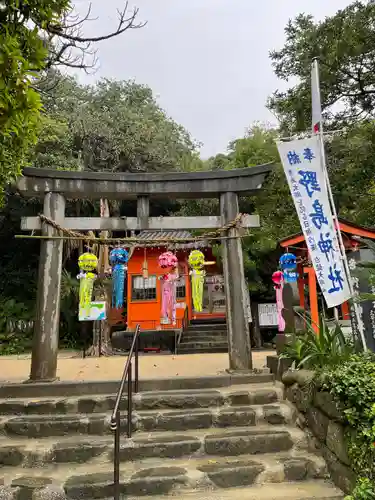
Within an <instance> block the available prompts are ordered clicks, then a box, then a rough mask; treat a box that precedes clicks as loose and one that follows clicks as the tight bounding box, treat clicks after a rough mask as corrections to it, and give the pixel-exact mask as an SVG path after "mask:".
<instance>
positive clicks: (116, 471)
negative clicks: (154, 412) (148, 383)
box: [111, 324, 140, 500]
mask: <svg viewBox="0 0 375 500" xmlns="http://www.w3.org/2000/svg"><path fill="white" fill-rule="evenodd" d="M139 331H140V327H139V324H138V325H137V327H136V329H135V333H134V338H133V342H132V345H131V348H130V351H129V356H128V359H127V361H126V364H125V368H124V372H123V375H122V379H121V383H120V387H119V390H118V392H117V396H116V402H115V407H114V409H113V412H112V416H111V429H112V431H113V432H114V433H115V442H114V450H113V498H114V500H120V438H121V429H120V425H121V414H120V403H121V398H122V396H123V393H124V389H125V383H126V380H127V382H128V422H127V435H128V438H131V436H132V412H133V399H132V397H133V372H132V359H133V355H134V358H135V359H134V362H135V365H134V372H135V381H134V390H135V392H138V389H139V387H138V381H139V365H138V353H139Z"/></svg>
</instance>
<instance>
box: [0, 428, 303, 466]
mask: <svg viewBox="0 0 375 500" xmlns="http://www.w3.org/2000/svg"><path fill="white" fill-rule="evenodd" d="M306 446H307V445H306V440H305V439H304V434H303V433H302V432H301V431H300V430H299V429H295V428H294V427H290V426H277V425H274V426H272V427H271V428H270V427H269V426H267V425H265V424H263V425H259V426H257V427H252V428H249V427H229V428H226V429H222V428H221V429H220V428H213V429H195V430H191V431H189V432H187V431H185V432H182V431H181V432H152V433H149V432H139V433H136V434H134V437H132V438H131V439H127V438H126V437H124V438H123V440H122V442H121V448H120V459H121V461H123V462H127V461H129V460H143V459H148V458H183V457H186V456H188V457H191V456H194V457H198V456H202V457H203V456H206V455H212V456H222V455H223V454H224V453H225V454H226V456H228V457H233V456H238V455H242V454H245V455H250V454H258V453H267V452H272V453H275V452H278V451H288V450H292V449H294V448H296V449H306ZM97 457H100V460H101V463H105V462H107V461H111V460H112V458H113V437H112V436H110V435H108V436H103V435H91V436H84V435H76V436H61V437H57V436H54V437H49V438H43V439H28V438H18V439H13V438H12V439H11V440H10V439H9V438H5V437H3V438H2V439H1V440H0V465H1V466H2V467H4V466H6V467H12V466H13V467H19V466H21V467H28V468H33V467H37V468H43V467H48V466H49V465H50V464H51V463H85V462H89V461H90V460H92V459H95V458H97Z"/></svg>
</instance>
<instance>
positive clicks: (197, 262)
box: [188, 250, 206, 312]
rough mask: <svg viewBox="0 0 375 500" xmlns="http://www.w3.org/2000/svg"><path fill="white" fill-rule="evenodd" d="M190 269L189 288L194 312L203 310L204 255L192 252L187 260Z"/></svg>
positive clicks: (199, 252)
mask: <svg viewBox="0 0 375 500" xmlns="http://www.w3.org/2000/svg"><path fill="white" fill-rule="evenodd" d="M188 263H189V266H190V267H191V271H190V274H191V288H192V296H193V306H194V310H195V311H196V312H202V310H203V285H204V276H205V274H206V273H205V270H204V264H205V262H204V254H203V253H202V252H201V251H200V250H193V251H192V252H190V254H189V258H188Z"/></svg>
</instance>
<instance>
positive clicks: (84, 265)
mask: <svg viewBox="0 0 375 500" xmlns="http://www.w3.org/2000/svg"><path fill="white" fill-rule="evenodd" d="M78 266H79V268H80V270H81V272H80V273H79V275H78V276H77V278H78V279H79V280H80V284H79V308H80V310H81V311H83V312H84V315H85V316H88V315H89V313H90V307H91V300H92V292H93V288H94V281H95V279H96V274H95V273H94V272H93V271H94V270H95V269H96V268H97V266H98V258H97V257H96V255H94V254H93V253H89V252H86V253H84V254H82V255H81V256H80V257H79V259H78Z"/></svg>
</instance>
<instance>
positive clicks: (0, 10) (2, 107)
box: [0, 0, 143, 197]
mask: <svg viewBox="0 0 375 500" xmlns="http://www.w3.org/2000/svg"><path fill="white" fill-rule="evenodd" d="M127 9H128V4H127V3H125V7H124V9H123V11H121V12H119V23H118V26H117V29H115V30H114V31H113V32H111V33H107V34H103V35H100V36H97V37H92V38H87V37H84V36H83V35H82V34H81V31H80V30H81V27H82V24H83V22H85V21H87V20H88V19H89V17H88V16H85V17H84V18H83V19H78V18H77V17H74V16H73V17H72V8H71V2H70V0H50V1H48V2H45V1H44V0H29V1H27V2H20V1H18V0H4V1H3V2H1V4H0V197H1V196H2V194H3V189H4V186H5V185H6V184H7V183H8V182H10V181H12V180H14V179H15V178H16V177H17V176H18V175H19V174H20V171H21V169H22V167H23V165H24V164H25V162H26V159H27V155H28V153H29V151H30V149H31V148H32V146H33V145H34V144H35V143H36V141H37V132H38V127H39V125H40V111H41V108H42V103H41V100H40V95H39V92H38V90H37V84H38V78H39V77H40V75H41V74H42V73H43V71H44V70H45V69H47V68H49V67H51V66H52V65H64V66H69V67H79V68H86V67H87V63H86V61H85V55H87V51H89V53H92V52H91V44H93V43H95V42H99V41H101V40H105V39H108V38H111V37H113V36H117V35H120V34H122V33H123V32H124V31H126V30H128V29H133V28H139V27H142V26H143V24H136V23H135V18H136V16H137V13H138V10H137V9H134V11H133V12H132V13H130V14H129V15H127ZM77 54H78V55H77ZM88 65H89V66H90V65H91V66H92V63H88Z"/></svg>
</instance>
